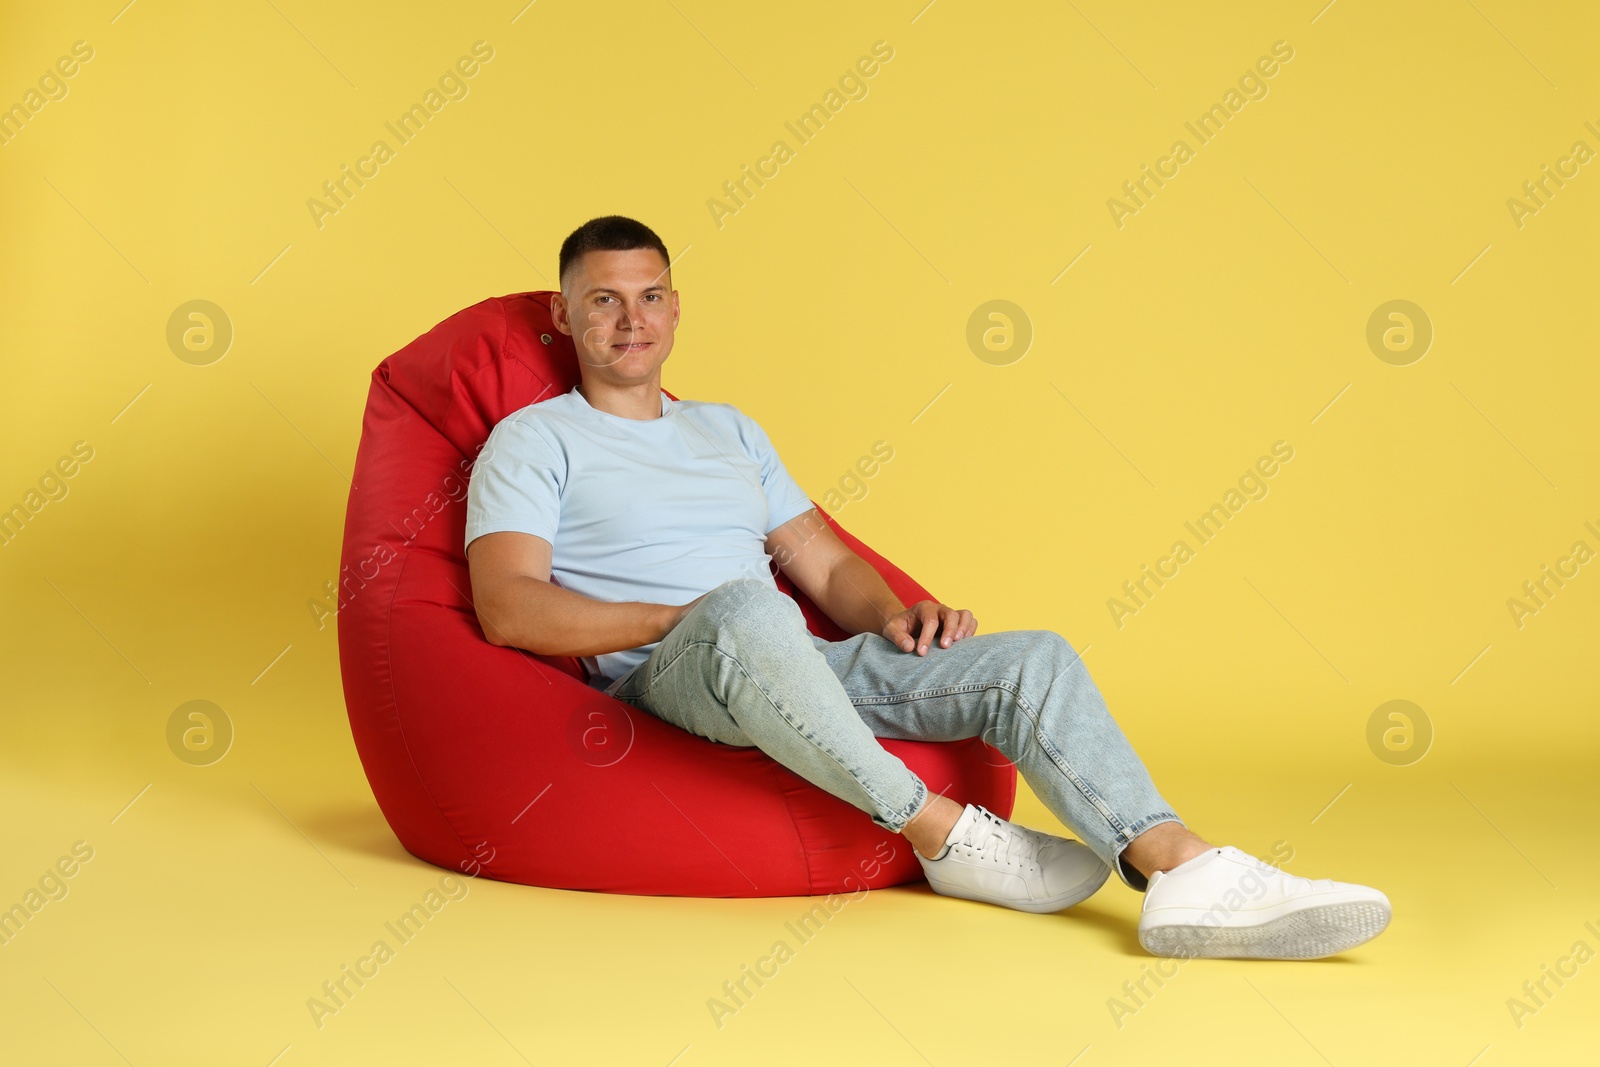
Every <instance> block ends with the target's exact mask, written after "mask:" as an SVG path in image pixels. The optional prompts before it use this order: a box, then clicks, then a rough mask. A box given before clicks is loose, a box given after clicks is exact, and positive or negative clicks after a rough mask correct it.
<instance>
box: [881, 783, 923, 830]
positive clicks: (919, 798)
mask: <svg viewBox="0 0 1600 1067" xmlns="http://www.w3.org/2000/svg"><path fill="white" fill-rule="evenodd" d="M911 777H912V781H913V782H914V783H915V788H914V790H913V792H912V794H911V803H909V804H907V805H906V806H905V807H903V808H901V809H900V810H899V811H897V812H895V813H894V815H893V816H892V819H893V821H890V820H889V819H882V818H879V817H878V816H876V815H874V816H873V817H872V821H873V822H875V823H877V824H878V825H879V826H881V827H883V828H884V829H885V830H892V831H894V832H895V833H897V834H899V833H904V832H905V828H906V823H908V822H910V821H911V817H912V816H913V815H915V814H916V813H917V812H919V811H921V810H922V806H923V804H925V803H927V800H928V786H927V783H926V782H924V781H923V780H922V779H921V778H919V777H917V776H916V775H915V774H913V775H912V776H911Z"/></svg>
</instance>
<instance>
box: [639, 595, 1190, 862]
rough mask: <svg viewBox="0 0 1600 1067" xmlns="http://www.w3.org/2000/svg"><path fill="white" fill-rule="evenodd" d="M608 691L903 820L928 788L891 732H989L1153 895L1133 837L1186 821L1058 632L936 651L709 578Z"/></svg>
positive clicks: (926, 735)
mask: <svg viewBox="0 0 1600 1067" xmlns="http://www.w3.org/2000/svg"><path fill="white" fill-rule="evenodd" d="M610 688H611V692H612V695H613V696H615V697H616V698H617V699H618V700H621V701H623V702H624V703H627V704H629V705H631V706H633V707H637V708H640V709H642V710H644V711H647V712H649V713H650V714H652V715H655V716H656V717H657V718H660V719H663V720H665V721H666V722H669V723H672V724H673V725H675V726H678V727H681V728H682V729H685V730H688V731H690V732H692V733H695V734H698V735H699V736H701V737H705V738H709V739H710V740H712V741H715V742H720V743H721V744H725V745H738V746H744V747H748V746H755V747H758V748H760V749H761V750H762V751H763V752H765V753H767V754H768V755H769V756H771V757H772V758H773V759H775V760H777V761H778V762H779V763H781V764H783V765H784V766H785V767H788V768H789V769H790V770H792V771H794V772H795V773H796V774H798V775H799V776H800V777H802V778H804V779H806V780H807V781H809V782H812V783H813V784H815V785H817V786H818V787H820V788H822V789H825V790H827V791H828V792H829V793H832V794H833V795H834V796H836V797H839V798H840V799H842V800H844V801H846V802H848V803H850V804H853V805H854V806H856V807H858V808H860V809H862V810H863V811H865V812H867V813H868V814H869V815H870V816H871V817H872V821H873V822H874V823H876V824H878V825H879V826H882V827H883V828H885V829H887V830H892V831H894V832H896V833H898V832H900V831H901V830H903V829H904V827H905V824H906V821H907V820H908V819H910V818H911V817H912V816H913V815H915V814H916V813H917V812H918V811H919V810H920V809H921V807H922V805H923V802H924V801H925V800H926V799H927V797H928V787H927V785H926V784H925V783H924V782H923V781H922V779H921V778H919V777H918V776H917V775H916V774H915V773H913V772H912V771H911V769H910V768H908V767H907V766H906V765H905V763H904V762H902V761H901V760H900V758H899V757H898V756H895V755H893V754H892V753H890V752H888V751H887V750H886V749H884V747H883V746H882V745H880V744H879V743H878V741H877V739H878V738H880V737H888V738H902V739H912V740H923V741H956V740H960V739H962V738H967V737H979V736H981V737H982V738H983V740H984V741H986V742H987V743H988V744H990V745H992V746H994V747H995V748H997V749H999V750H1000V752H1002V753H1003V754H1004V755H1005V756H1006V758H1007V759H1009V760H1010V761H1011V762H1012V763H1014V764H1016V766H1017V769H1018V771H1019V772H1020V773H1021V775H1022V777H1023V780H1025V781H1026V782H1027V783H1028V785H1029V786H1030V787H1032V789H1033V791H1034V792H1035V793H1036V794H1037V795H1038V797H1039V799H1040V800H1041V801H1043V803H1044V805H1045V807H1047V808H1049V809H1050V811H1051V812H1052V813H1053V814H1054V815H1055V816H1056V818H1058V819H1060V820H1061V821H1062V823H1064V824H1065V825H1066V826H1067V827H1068V828H1069V829H1071V830H1072V832H1073V834H1074V835H1076V836H1077V837H1078V839H1079V840H1081V841H1082V842H1083V843H1084V844H1086V845H1088V846H1089V847H1090V848H1091V849H1093V850H1094V852H1095V854H1096V855H1097V856H1099V857H1100V859H1101V860H1102V861H1103V862H1104V863H1105V864H1106V865H1107V866H1108V867H1110V868H1111V869H1112V870H1114V871H1116V872H1117V874H1118V876H1119V877H1120V878H1121V879H1122V880H1123V882H1124V883H1125V884H1127V885H1128V886H1129V887H1130V888H1133V889H1137V890H1140V891H1141V892H1142V891H1143V890H1144V889H1145V888H1146V879H1145V877H1144V876H1143V875H1142V874H1140V873H1139V872H1138V871H1137V870H1136V869H1134V868H1133V867H1131V866H1128V865H1126V864H1123V863H1122V862H1121V855H1122V851H1123V849H1125V848H1126V847H1127V845H1128V842H1130V841H1132V840H1133V839H1134V838H1135V837H1137V836H1138V835H1139V834H1141V833H1143V832H1144V831H1145V830H1148V829H1149V828H1150V827H1151V826H1154V825H1155V824H1156V823H1160V822H1178V823H1180V824H1181V822H1182V820H1181V819H1179V818H1178V816H1177V815H1175V814H1173V812H1172V808H1171V805H1169V804H1168V803H1167V802H1166V800H1165V799H1163V798H1162V796H1161V794H1160V793H1159V792H1158V791H1157V790H1156V787H1155V784H1154V783H1153V782H1152V781H1151V780H1150V775H1149V773H1148V772H1147V771H1146V770H1145V767H1144V764H1143V763H1142V762H1140V760H1139V757H1138V756H1137V755H1135V754H1134V751H1133V748H1132V746H1131V745H1130V744H1129V743H1128V739H1127V737H1125V736H1124V735H1123V733H1122V729H1121V728H1120V727H1119V726H1118V725H1117V724H1116V722H1115V721H1114V720H1113V719H1112V718H1111V715H1110V713H1109V712H1108V711H1107V710H1106V706H1105V701H1104V700H1102V699H1101V697H1100V691H1099V690H1098V689H1097V688H1096V687H1095V684H1094V682H1093V681H1092V680H1090V678H1089V673H1088V670H1087V669H1086V668H1085V667H1084V665H1083V661H1082V660H1081V659H1079V658H1078V654H1077V653H1076V652H1074V651H1073V649H1072V646H1071V645H1069V644H1067V642H1066V640H1065V639H1064V638H1062V637H1061V636H1060V635H1059V634H1056V633H1054V632H1052V631H1049V630H1009V631H1001V632H997V633H989V634H983V633H979V634H973V635H972V636H970V637H965V638H962V639H961V640H960V641H957V642H955V643H953V644H952V645H950V646H949V647H948V648H941V647H940V646H939V644H938V640H937V639H936V638H935V639H931V640H930V641H929V644H928V652H927V655H925V656H919V655H917V654H916V653H915V652H903V651H901V650H900V649H899V648H897V647H896V646H895V645H894V643H893V642H892V641H890V640H888V639H887V638H885V637H883V636H882V635H880V634H875V633H865V634H857V635H855V636H854V637H850V638H847V639H846V640H843V641H828V640H825V639H823V638H821V637H817V636H815V635H814V634H812V633H811V632H810V631H809V630H808V629H807V627H806V622H805V616H804V615H802V614H801V611H800V605H799V604H797V603H795V601H794V600H793V599H792V598H791V597H789V596H788V595H786V594H785V593H783V592H782V591H780V590H779V589H777V588H776V587H775V586H773V585H772V584H770V583H769V582H764V581H761V580H759V579H755V578H736V579H733V580H732V581H728V582H724V583H723V584H722V585H719V586H718V587H716V588H715V589H713V590H711V591H710V592H709V593H708V594H707V595H706V596H705V597H704V598H702V599H701V600H700V602H699V603H697V604H696V605H695V606H694V607H693V608H692V609H690V610H689V612H688V613H687V614H686V615H684V617H683V618H682V619H680V620H679V621H678V624H677V625H676V626H674V627H673V628H672V630H671V632H669V633H668V634H667V635H666V637H664V638H663V639H662V640H661V642H660V643H659V644H658V645H657V646H656V647H655V648H654V649H652V650H651V652H650V656H649V658H648V659H646V660H645V661H644V662H643V663H641V664H639V666H637V667H636V668H634V669H633V670H632V671H629V672H628V673H627V674H626V675H624V676H623V677H622V678H621V679H619V680H618V682H617V683H616V684H614V685H613V686H612V687H610ZM938 784H939V785H940V786H941V791H942V788H947V786H945V785H944V783H938ZM951 799H953V800H955V801H956V802H957V803H962V802H963V801H962V800H961V798H960V797H952V798H951Z"/></svg>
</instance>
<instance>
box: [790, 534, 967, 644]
mask: <svg viewBox="0 0 1600 1067" xmlns="http://www.w3.org/2000/svg"><path fill="white" fill-rule="evenodd" d="M766 549H767V552H768V553H770V554H771V556H772V558H773V560H774V562H776V563H777V564H778V568H779V570H781V571H782V572H783V573H784V575H785V576H787V577H788V579H789V580H790V581H791V582H793V583H794V584H795V587H796V588H797V589H799V590H800V591H801V592H803V593H805V594H806V596H808V597H810V598H811V600H812V602H813V603H814V604H816V605H817V607H819V608H821V609H822V611H823V614H825V615H827V616H828V618H830V619H832V620H833V621H834V623H836V624H837V625H838V626H839V628H840V629H842V630H844V631H845V632H846V633H848V634H861V633H875V634H878V635H879V636H880V637H883V638H885V639H887V640H891V641H893V642H894V643H895V644H896V645H897V646H898V647H899V648H900V650H901V651H903V652H910V651H912V649H913V648H915V649H916V651H917V653H918V655H925V654H926V653H927V651H928V645H929V644H930V643H931V642H932V641H934V640H935V639H937V640H938V641H939V645H940V647H949V646H950V645H951V644H953V643H954V642H956V641H959V640H961V639H962V638H963V637H967V636H970V635H971V634H972V633H973V632H974V631H975V630H976V629H977V620H976V619H974V618H973V617H972V612H970V611H965V610H961V611H958V610H956V609H955V608H950V607H946V606H945V605H943V604H940V603H939V602H938V601H936V600H920V601H918V602H917V603H916V604H913V605H912V606H910V607H907V606H906V605H905V604H902V603H901V602H900V598H899V597H897V596H895V594H894V591H893V590H892V589H890V588H889V583H887V582H885V581H884V580H883V576H882V575H880V574H879V573H878V571H877V569H876V568H874V567H873V566H872V564H870V563H868V562H867V561H866V560H864V559H862V558H861V557H860V556H858V555H856V554H855V552H853V551H851V549H850V546H849V545H846V544H845V543H844V542H843V541H841V540H840V539H839V535H838V534H836V533H834V531H833V527H831V526H829V525H828V521H827V520H826V519H825V518H824V517H823V516H822V514H821V512H819V511H817V509H816V508H811V509H810V510H808V511H805V512H802V513H801V514H799V515H796V516H795V517H794V518H792V519H790V520H789V521H788V522H786V523H784V524H783V525H782V526H779V527H778V528H776V529H775V530H773V531H772V532H771V533H769V534H768V535H767V542H766Z"/></svg>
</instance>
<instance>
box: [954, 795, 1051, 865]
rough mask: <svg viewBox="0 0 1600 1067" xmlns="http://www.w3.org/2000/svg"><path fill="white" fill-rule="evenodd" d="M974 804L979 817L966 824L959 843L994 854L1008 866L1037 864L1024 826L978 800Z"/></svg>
mask: <svg viewBox="0 0 1600 1067" xmlns="http://www.w3.org/2000/svg"><path fill="white" fill-rule="evenodd" d="M973 807H974V808H976V809H977V813H978V817H977V818H976V819H974V820H973V821H972V825H971V826H968V827H967V832H966V833H965V834H963V835H962V836H961V840H960V842H959V843H960V844H962V845H965V846H967V847H968V848H970V849H972V850H974V851H976V852H980V853H987V854H989V855H992V856H995V857H996V858H998V859H999V860H1000V862H1001V863H1002V864H1004V865H1005V866H1007V867H1010V866H1013V865H1015V866H1019V867H1024V868H1032V867H1036V866H1037V863H1036V862H1035V854H1036V849H1035V848H1034V847H1033V845H1034V843H1033V841H1032V840H1031V839H1030V838H1029V836H1028V833H1027V831H1026V830H1025V829H1023V828H1022V827H1020V826H1013V825H1011V824H1009V823H1007V822H1006V821H1005V820H1004V819H1002V818H1000V816H998V815H996V814H995V813H994V812H992V811H990V810H988V809H987V808H985V807H984V806H983V805H981V804H974V805H973Z"/></svg>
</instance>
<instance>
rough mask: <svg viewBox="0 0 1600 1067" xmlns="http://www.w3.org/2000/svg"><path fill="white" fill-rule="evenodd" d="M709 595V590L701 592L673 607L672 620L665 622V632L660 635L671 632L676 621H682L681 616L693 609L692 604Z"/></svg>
mask: <svg viewBox="0 0 1600 1067" xmlns="http://www.w3.org/2000/svg"><path fill="white" fill-rule="evenodd" d="M710 595H711V594H710V593H709V592H705V593H701V594H700V595H699V596H697V597H695V598H694V599H693V600H691V601H689V602H688V603H687V604H684V605H683V606H682V607H678V608H674V609H673V615H672V621H671V622H669V623H668V624H667V629H666V631H665V632H663V633H662V635H661V636H662V637H666V636H667V634H669V633H671V632H672V629H673V627H675V626H677V625H678V623H680V622H682V621H683V617H684V616H685V615H687V614H689V612H691V611H693V610H694V606H695V605H696V604H698V603H700V601H702V600H704V599H705V598H706V597H708V596H710Z"/></svg>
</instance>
